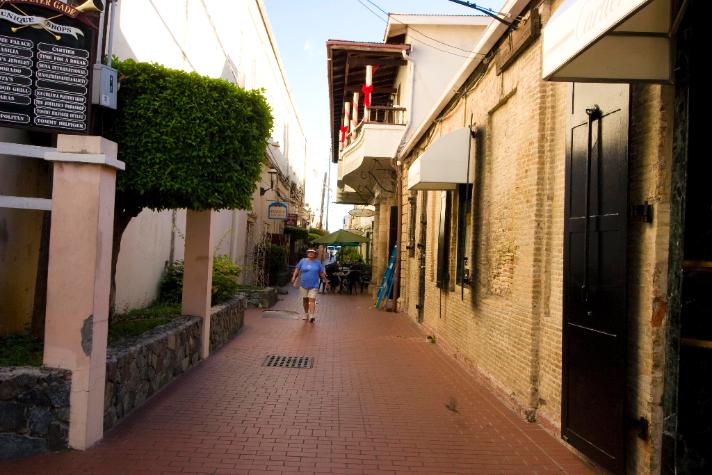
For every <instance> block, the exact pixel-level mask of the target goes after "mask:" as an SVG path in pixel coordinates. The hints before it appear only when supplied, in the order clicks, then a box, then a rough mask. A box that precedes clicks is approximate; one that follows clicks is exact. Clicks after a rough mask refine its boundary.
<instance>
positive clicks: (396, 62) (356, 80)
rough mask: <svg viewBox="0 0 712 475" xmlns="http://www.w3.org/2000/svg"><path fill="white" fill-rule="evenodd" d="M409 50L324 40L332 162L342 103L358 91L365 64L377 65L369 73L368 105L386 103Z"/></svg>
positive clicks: (335, 155) (336, 153)
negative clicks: (370, 90) (369, 94)
mask: <svg viewBox="0 0 712 475" xmlns="http://www.w3.org/2000/svg"><path fill="white" fill-rule="evenodd" d="M409 51H410V45H408V44H390V43H368V42H355V41H341V40H329V41H327V42H326V54H327V72H328V76H329V105H330V107H331V109H330V110H331V143H332V161H333V162H334V163H336V162H337V161H338V158H339V127H340V126H341V124H342V123H343V107H344V102H345V101H350V99H351V96H352V94H353V93H354V92H360V91H361V86H362V85H363V84H364V82H365V78H366V66H367V65H372V66H375V65H378V66H379V67H378V70H377V72H376V74H374V75H373V93H372V97H371V102H372V104H374V105H387V102H388V100H389V98H390V95H391V94H394V93H395V92H396V91H395V89H394V87H393V86H394V82H395V78H396V75H397V74H398V68H399V67H401V66H404V65H405V64H407V62H406V60H405V58H404V53H408V52H409ZM360 107H362V104H360Z"/></svg>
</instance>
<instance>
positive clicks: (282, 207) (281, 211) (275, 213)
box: [267, 201, 289, 221]
mask: <svg viewBox="0 0 712 475" xmlns="http://www.w3.org/2000/svg"><path fill="white" fill-rule="evenodd" d="M288 210H289V208H288V207H287V204H286V203H282V202H281V201H273V202H272V203H270V204H269V206H267V218H268V219H279V220H282V221H285V220H286V219H287V211H288Z"/></svg>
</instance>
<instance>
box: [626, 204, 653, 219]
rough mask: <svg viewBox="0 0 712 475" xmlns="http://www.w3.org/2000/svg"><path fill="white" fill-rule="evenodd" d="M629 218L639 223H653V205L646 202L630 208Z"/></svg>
mask: <svg viewBox="0 0 712 475" xmlns="http://www.w3.org/2000/svg"><path fill="white" fill-rule="evenodd" d="M630 217H631V219H633V220H635V221H639V222H641V223H652V222H653V205H652V204H650V203H648V202H647V201H646V202H644V203H643V204H637V205H633V206H631V207H630Z"/></svg>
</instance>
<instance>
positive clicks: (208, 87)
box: [104, 59, 273, 210]
mask: <svg viewBox="0 0 712 475" xmlns="http://www.w3.org/2000/svg"><path fill="white" fill-rule="evenodd" d="M114 66H115V67H116V68H117V69H118V70H119V72H120V73H121V82H120V85H121V87H120V89H119V94H118V108H117V110H116V111H115V112H114V113H111V114H109V115H108V116H107V121H106V128H107V130H105V131H104V135H105V136H106V137H107V138H109V139H111V140H114V141H116V142H117V143H118V145H119V155H118V158H119V160H123V161H124V162H126V171H125V172H122V173H119V174H118V181H117V195H116V200H117V208H119V209H124V210H136V209H137V210H140V209H141V208H144V207H147V208H152V209H155V210H162V209H173V208H190V209H194V210H204V209H210V208H212V209H226V208H238V209H249V208H250V207H251V196H252V193H253V191H254V190H255V186H256V182H257V181H258V179H259V176H260V168H261V166H262V161H263V159H264V156H265V149H266V147H267V140H268V138H269V136H270V132H271V130H272V124H273V118H272V113H271V109H270V106H269V104H268V103H267V101H266V99H265V98H264V96H263V94H262V91H260V90H244V89H240V88H239V87H237V86H236V85H234V84H232V83H230V82H228V81H225V80H222V79H213V78H209V77H205V76H201V75H199V74H196V73H186V72H183V71H178V70H173V69H168V68H165V67H163V66H161V65H158V64H149V63H140V62H136V61H133V60H130V59H127V60H121V61H119V60H115V61H114Z"/></svg>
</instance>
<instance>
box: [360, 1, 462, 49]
mask: <svg viewBox="0 0 712 475" xmlns="http://www.w3.org/2000/svg"><path fill="white" fill-rule="evenodd" d="M366 1H367V2H368V3H370V4H371V5H373V6H374V7H375V8H377V9H378V10H380V11H381V12H382V13H383V14H384V15H387V16H388V18H392V19H393V21H395V22H398V23H400V24H401V25H407V26H408V28H410V29H411V30H413V31H415V32H416V33H418V34H419V35H421V36H423V37H425V38H428V39H429V40H432V41H434V42H436V43H440V44H441V45H444V46H447V47H448V48H453V49H457V50H460V51H463V52H465V53H468V54H471V53H472V51H471V50H468V49H465V48H460V47H459V46H456V45H453V44H450V43H446V42H444V41H440V40H439V39H437V38H433V37H432V36H429V35H427V34H425V33H423V32H422V31H420V30H418V29H417V28H415V27H414V26H413V25H408V24H407V23H405V22H402V21H400V20H399V19H397V18H395V16H392V15H391V14H390V13H389V12H387V11H386V10H384V9H383V8H381V7H380V6H378V4H377V3H375V2H373V1H371V0H366Z"/></svg>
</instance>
